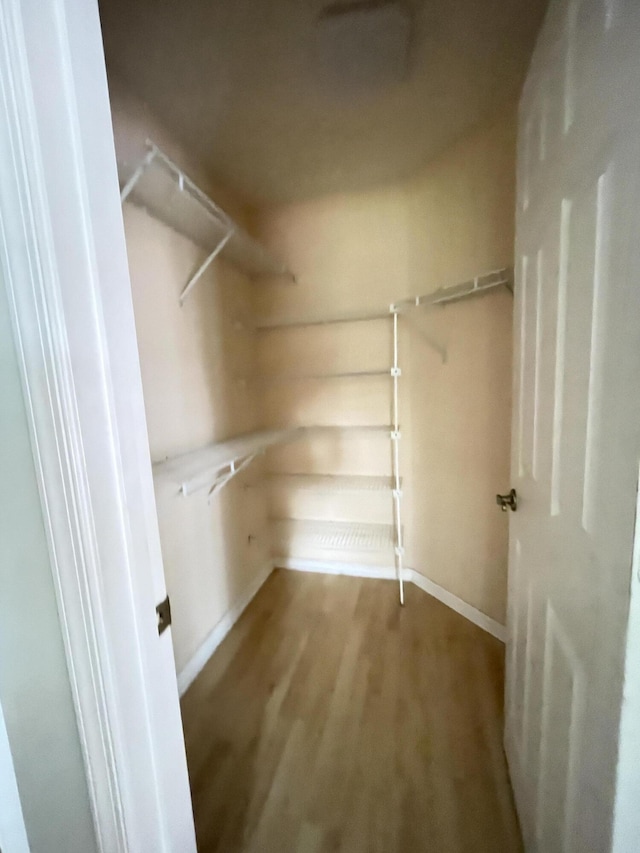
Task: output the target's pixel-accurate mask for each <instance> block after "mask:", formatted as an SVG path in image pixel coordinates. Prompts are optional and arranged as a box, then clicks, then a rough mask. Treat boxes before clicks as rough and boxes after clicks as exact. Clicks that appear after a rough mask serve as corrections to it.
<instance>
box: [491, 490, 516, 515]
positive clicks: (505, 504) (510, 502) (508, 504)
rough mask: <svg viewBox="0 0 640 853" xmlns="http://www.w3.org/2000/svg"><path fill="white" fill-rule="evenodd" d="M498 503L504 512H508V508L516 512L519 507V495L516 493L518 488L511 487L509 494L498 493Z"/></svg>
mask: <svg viewBox="0 0 640 853" xmlns="http://www.w3.org/2000/svg"><path fill="white" fill-rule="evenodd" d="M496 503H497V504H498V506H499V507H500V509H501V510H502V512H506V511H507V509H510V510H511V512H515V511H516V510H517V509H518V495H517V494H516V490H515V489H511V491H510V492H509V494H508V495H496Z"/></svg>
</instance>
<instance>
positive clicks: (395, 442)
mask: <svg viewBox="0 0 640 853" xmlns="http://www.w3.org/2000/svg"><path fill="white" fill-rule="evenodd" d="M398 349H399V347H398V314H397V312H396V311H394V312H393V369H392V371H391V373H392V377H393V429H392V431H391V448H392V459H393V507H394V521H395V533H396V537H395V555H396V557H395V562H396V571H397V572H398V583H399V585H400V604H404V560H403V557H404V546H403V539H402V489H401V482H400V405H399V392H400V389H399V380H400V375H401V371H400V364H399V353H398Z"/></svg>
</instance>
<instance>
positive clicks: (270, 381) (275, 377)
mask: <svg viewBox="0 0 640 853" xmlns="http://www.w3.org/2000/svg"><path fill="white" fill-rule="evenodd" d="M391 375H392V374H391V368H390V367H388V368H387V369H386V370H351V371H344V372H342V373H275V374H270V375H266V374H262V375H258V376H252V377H250V379H249V381H251V382H260V383H264V384H265V385H280V384H286V383H287V382H304V381H306V380H307V379H310V380H323V379H361V378H369V379H371V378H375V377H378V376H391Z"/></svg>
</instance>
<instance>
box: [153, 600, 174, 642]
mask: <svg viewBox="0 0 640 853" xmlns="http://www.w3.org/2000/svg"><path fill="white" fill-rule="evenodd" d="M156 613H157V614H158V634H159V635H160V636H162V634H163V633H164V632H165V631H166V630H167V628H168V627H169V625H171V602H170V601H169V596H167V597H166V598H165V600H164V601H161V602H160V604H158V606H157V607H156Z"/></svg>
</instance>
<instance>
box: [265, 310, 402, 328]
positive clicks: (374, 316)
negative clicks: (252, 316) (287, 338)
mask: <svg viewBox="0 0 640 853" xmlns="http://www.w3.org/2000/svg"><path fill="white" fill-rule="evenodd" d="M388 319H389V310H388V309H387V310H384V311H378V312H374V313H370V314H337V315H335V316H334V317H320V318H313V317H309V318H301V319H295V320H258V321H257V322H256V329H257V330H258V331H269V330H272V329H296V328H303V327H307V326H333V325H336V324H340V323H369V322H371V321H373V320H388Z"/></svg>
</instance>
